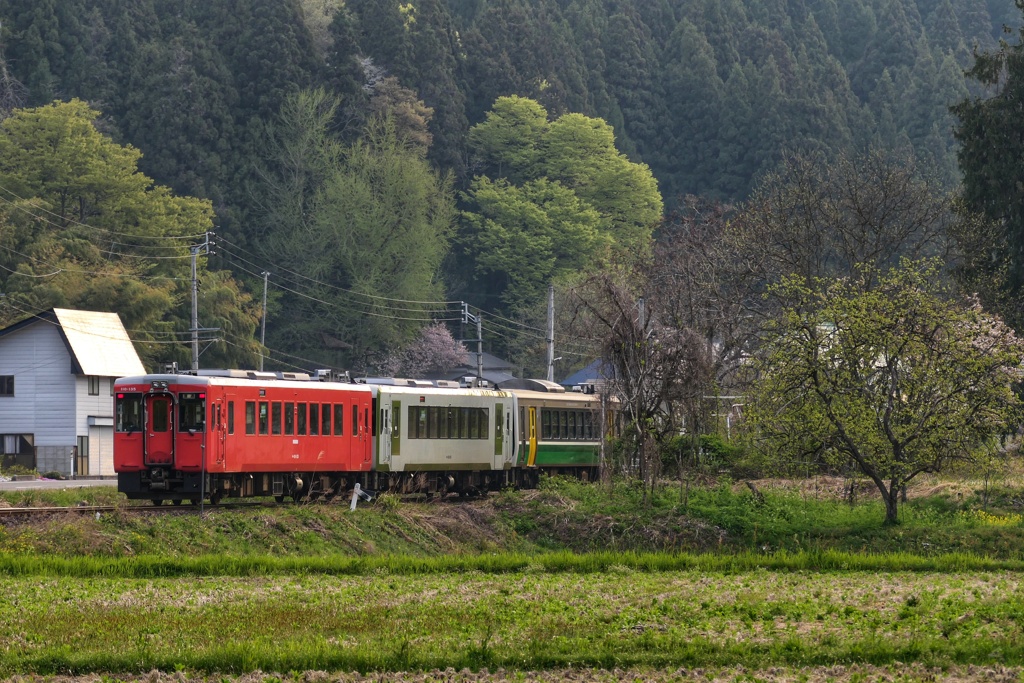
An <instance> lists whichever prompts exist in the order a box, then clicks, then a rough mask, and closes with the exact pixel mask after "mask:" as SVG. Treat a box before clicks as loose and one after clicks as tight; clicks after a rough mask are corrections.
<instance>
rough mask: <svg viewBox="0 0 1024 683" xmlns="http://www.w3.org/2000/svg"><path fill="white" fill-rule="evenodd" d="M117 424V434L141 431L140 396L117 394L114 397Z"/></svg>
mask: <svg viewBox="0 0 1024 683" xmlns="http://www.w3.org/2000/svg"><path fill="white" fill-rule="evenodd" d="M115 398H116V400H115V404H116V412H117V424H116V426H115V428H116V429H117V431H119V432H128V433H131V432H140V431H142V394H125V393H120V392H119V393H118V394H117V396H116V397H115Z"/></svg>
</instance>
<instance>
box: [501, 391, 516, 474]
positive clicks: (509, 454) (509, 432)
mask: <svg viewBox="0 0 1024 683" xmlns="http://www.w3.org/2000/svg"><path fill="white" fill-rule="evenodd" d="M515 416H516V409H515V404H514V403H513V404H512V405H509V406H508V407H507V408H505V416H504V417H505V445H504V451H505V452H504V456H505V464H514V462H515V459H516V430H515Z"/></svg>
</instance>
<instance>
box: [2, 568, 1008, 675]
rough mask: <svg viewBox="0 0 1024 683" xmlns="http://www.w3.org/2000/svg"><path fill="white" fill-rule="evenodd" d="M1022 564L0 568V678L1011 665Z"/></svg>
mask: <svg viewBox="0 0 1024 683" xmlns="http://www.w3.org/2000/svg"><path fill="white" fill-rule="evenodd" d="M1019 579H1020V576H1019V573H1018V572H1008V571H1003V570H996V571H953V572H931V571H915V572H908V571H898V570H886V571H850V570H845V571H843V570H825V571H791V570H779V569H747V570H742V571H729V572H722V571H713V570H712V571H707V570H703V569H694V570H689V571H678V570H668V571H638V570H635V569H632V568H630V567H628V566H624V565H623V566H620V565H611V566H609V567H607V568H606V569H604V570H600V571H588V572H579V571H563V570H557V571H551V570H550V569H549V568H548V567H546V566H545V565H544V564H543V562H538V563H536V564H533V565H529V566H527V567H526V568H525V569H523V570H521V571H512V572H507V571H503V572H501V573H491V572H487V571H478V570H469V571H455V572H449V571H436V572H433V573H396V572H392V571H389V570H388V569H387V568H386V567H383V566H382V567H378V568H377V569H376V570H375V571H372V572H369V573H363V574H359V575H337V574H322V573H308V574H306V573H302V572H296V573H289V574H279V573H278V574H273V575H266V576H243V577H238V576H206V577H196V576H179V577H175V578H156V579H138V578H121V577H111V578H101V577H90V578H80V577H56V576H38V575H32V574H22V575H19V576H6V577H4V578H3V579H0V590H2V591H3V593H4V596H5V600H4V601H3V604H2V605H0V628H2V630H3V632H4V633H5V634H7V638H6V640H5V642H4V645H3V646H2V649H0V672H2V673H4V674H7V675H10V674H14V673H25V672H31V673H37V674H47V675H49V674H60V673H71V674H82V673H90V672H96V671H104V672H111V673H131V672H136V673H140V672H146V671H149V670H151V669H162V670H171V671H173V670H175V669H182V668H183V669H187V670H197V671H222V672H228V673H243V672H249V671H254V670H263V671H293V670H306V669H323V670H328V671H331V670H342V671H348V670H358V671H377V670H384V671H405V670H423V669H426V670H429V669H434V668H441V669H443V668H446V667H454V668H456V669H461V668H464V667H468V668H472V669H479V668H481V667H489V668H491V669H493V668H495V667H502V668H506V669H509V668H512V669H522V670H535V669H548V668H552V667H556V668H557V667H575V666H584V667H596V668H604V669H607V668H614V667H620V668H622V667H656V668H678V667H705V668H706V667H727V666H736V665H740V664H742V665H744V666H747V667H752V668H755V669H756V668H767V667H772V666H786V667H803V666H824V665H836V664H844V665H849V664H854V663H864V664H872V665H890V664H895V663H898V662H917V663H920V664H922V665H925V666H929V667H936V666H938V667H948V666H954V665H967V664H974V665H992V664H998V665H1011V666H1016V665H1020V664H1022V663H1024V661H1022V659H1024V638H1022V635H1024V633H1022V629H1024V593H1022V592H1021V590H1020V588H1019Z"/></svg>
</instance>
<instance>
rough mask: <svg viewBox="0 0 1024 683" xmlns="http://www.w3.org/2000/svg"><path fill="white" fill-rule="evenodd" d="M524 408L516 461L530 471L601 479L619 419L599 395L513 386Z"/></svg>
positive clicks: (518, 405) (519, 414) (521, 413)
mask: <svg viewBox="0 0 1024 683" xmlns="http://www.w3.org/2000/svg"><path fill="white" fill-rule="evenodd" d="M513 393H514V394H515V397H516V407H517V410H518V418H519V419H518V426H519V431H518V435H517V437H518V441H519V449H518V453H517V461H516V465H517V466H518V467H521V468H525V469H527V470H530V471H543V472H547V473H549V474H571V475H573V476H575V477H578V478H580V479H583V480H591V481H592V480H596V479H597V477H598V474H599V468H600V465H601V441H602V437H603V435H605V434H607V433H608V432H609V428H608V426H607V425H611V424H613V423H614V421H613V420H612V419H611V418H610V413H609V412H608V411H607V410H605V411H602V405H601V397H600V396H598V395H596V394H583V393H576V392H564V390H562V391H558V390H554V391H552V390H551V389H550V388H548V390H546V391H530V390H521V389H517V390H513Z"/></svg>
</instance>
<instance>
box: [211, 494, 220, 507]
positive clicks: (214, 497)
mask: <svg viewBox="0 0 1024 683" xmlns="http://www.w3.org/2000/svg"><path fill="white" fill-rule="evenodd" d="M220 499H221V493H220V491H217V492H216V493H211V494H210V505H220Z"/></svg>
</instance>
